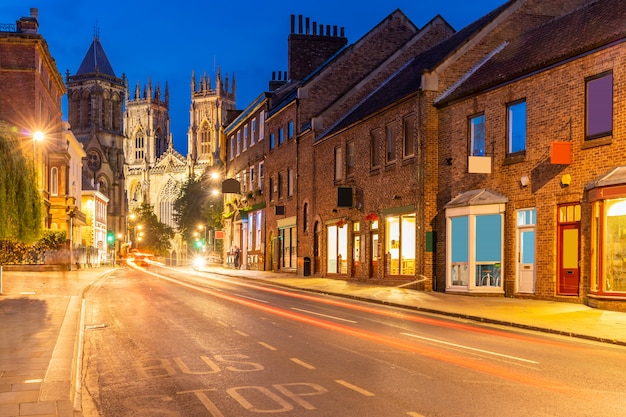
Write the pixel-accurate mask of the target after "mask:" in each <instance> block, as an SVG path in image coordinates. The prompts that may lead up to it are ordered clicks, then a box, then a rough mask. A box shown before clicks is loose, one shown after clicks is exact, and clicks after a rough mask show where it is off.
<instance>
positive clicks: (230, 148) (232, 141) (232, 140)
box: [228, 136, 235, 161]
mask: <svg viewBox="0 0 626 417" xmlns="http://www.w3.org/2000/svg"><path fill="white" fill-rule="evenodd" d="M228 143H229V146H228V153H230V160H231V161H232V160H233V159H235V137H234V136H231V137H230V139H229V141H228Z"/></svg>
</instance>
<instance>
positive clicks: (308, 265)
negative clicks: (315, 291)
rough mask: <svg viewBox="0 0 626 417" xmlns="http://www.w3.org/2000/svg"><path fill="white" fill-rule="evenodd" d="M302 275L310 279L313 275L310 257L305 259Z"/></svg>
mask: <svg viewBox="0 0 626 417" xmlns="http://www.w3.org/2000/svg"><path fill="white" fill-rule="evenodd" d="M302 275H304V276H305V277H308V276H310V275H311V258H309V257H308V256H305V257H304V265H303V268H302Z"/></svg>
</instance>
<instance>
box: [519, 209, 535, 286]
mask: <svg viewBox="0 0 626 417" xmlns="http://www.w3.org/2000/svg"><path fill="white" fill-rule="evenodd" d="M535 227H536V211H535V209H525V210H518V212H517V248H518V249H517V292H518V293H526V294H534V293H535V282H536V274H535Z"/></svg>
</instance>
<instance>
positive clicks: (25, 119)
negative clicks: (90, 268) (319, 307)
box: [0, 8, 86, 244]
mask: <svg viewBox="0 0 626 417" xmlns="http://www.w3.org/2000/svg"><path fill="white" fill-rule="evenodd" d="M38 29H39V13H38V10H37V9H35V8H33V9H31V10H30V16H27V17H22V18H20V19H19V20H17V21H16V23H15V24H3V25H1V29H0V119H2V120H3V121H5V122H6V123H7V124H8V125H9V127H10V129H11V131H12V132H16V133H17V134H18V135H20V136H21V137H22V144H23V147H22V151H23V152H24V154H25V155H26V156H27V157H28V158H29V159H30V158H32V160H33V162H34V163H35V168H36V170H37V181H38V186H37V188H38V189H39V190H41V196H42V200H43V205H44V218H43V219H42V223H43V226H44V228H48V229H61V230H65V231H67V235H68V240H69V241H70V243H72V244H76V243H80V242H81V235H80V226H84V225H85V224H86V223H85V222H86V215H85V213H84V212H83V210H82V209H81V198H80V195H81V169H80V166H81V165H80V158H81V156H82V152H83V151H82V149H80V147H79V146H78V143H77V142H76V139H75V137H74V135H73V134H72V132H71V131H69V130H68V128H67V126H66V125H65V126H64V123H63V121H62V108H61V99H62V97H63V94H65V85H64V84H63V78H62V76H61V74H60V73H59V71H58V69H57V66H56V62H55V60H54V58H53V57H52V56H51V54H50V51H49V49H48V44H47V43H46V41H45V39H44V37H43V36H42V35H41V34H39V33H38ZM35 132H41V133H43V138H42V140H39V141H35Z"/></svg>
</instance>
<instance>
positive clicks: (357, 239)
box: [352, 233, 361, 277]
mask: <svg viewBox="0 0 626 417" xmlns="http://www.w3.org/2000/svg"><path fill="white" fill-rule="evenodd" d="M360 265H361V236H360V235H358V234H357V233H354V234H353V235H352V276H353V277H356V276H357V275H358V274H359V267H360Z"/></svg>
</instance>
